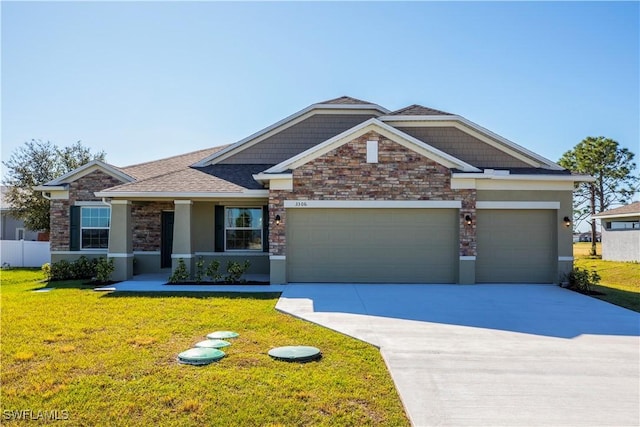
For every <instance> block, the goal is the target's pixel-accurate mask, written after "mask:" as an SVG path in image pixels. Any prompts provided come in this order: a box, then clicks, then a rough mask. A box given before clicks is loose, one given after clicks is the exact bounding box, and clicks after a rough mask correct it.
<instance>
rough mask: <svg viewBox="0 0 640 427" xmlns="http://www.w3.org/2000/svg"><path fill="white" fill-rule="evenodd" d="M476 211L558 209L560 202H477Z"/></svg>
mask: <svg viewBox="0 0 640 427" xmlns="http://www.w3.org/2000/svg"><path fill="white" fill-rule="evenodd" d="M476 209H555V210H558V209H560V202H555V201H550V202H538V201H532V202H526V201H522V202H509V201H495V202H493V201H479V202H476Z"/></svg>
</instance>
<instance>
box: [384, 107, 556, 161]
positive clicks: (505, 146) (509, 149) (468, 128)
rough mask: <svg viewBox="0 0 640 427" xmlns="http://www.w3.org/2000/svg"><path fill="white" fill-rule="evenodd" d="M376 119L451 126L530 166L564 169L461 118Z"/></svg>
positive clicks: (409, 123) (401, 117) (386, 117)
mask: <svg viewBox="0 0 640 427" xmlns="http://www.w3.org/2000/svg"><path fill="white" fill-rule="evenodd" d="M378 119H379V120H381V121H384V122H388V123H390V124H392V125H393V126H407V127H419V126H429V127H440V126H453V127H455V128H457V129H459V130H461V131H463V132H466V133H468V134H469V135H471V136H474V137H476V138H478V139H480V140H481V141H483V142H485V143H487V144H489V145H491V146H492V147H494V148H497V149H499V150H500V151H504V152H505V153H507V154H509V155H511V156H513V157H515V158H517V159H518V160H521V161H523V162H525V163H527V164H530V165H531V166H535V167H538V166H540V164H539V163H537V162H535V161H533V160H534V159H535V160H537V161H538V162H540V163H542V164H544V165H547V166H549V167H550V168H551V169H554V170H564V168H563V167H562V166H560V165H558V164H557V163H554V162H552V161H551V160H549V159H546V158H544V157H542V156H540V155H539V154H536V153H534V152H533V151H530V150H527V149H526V148H524V147H522V146H521V145H518V144H516V143H515V142H513V141H510V140H508V139H506V138H504V137H502V136H500V135H498V134H497V133H494V132H491V131H490V130H489V129H486V128H484V127H482V126H480V125H478V124H477V123H474V122H472V121H471V120H468V119H465V118H464V117H462V116H457V115H446V116H443V115H434V116H381V117H378Z"/></svg>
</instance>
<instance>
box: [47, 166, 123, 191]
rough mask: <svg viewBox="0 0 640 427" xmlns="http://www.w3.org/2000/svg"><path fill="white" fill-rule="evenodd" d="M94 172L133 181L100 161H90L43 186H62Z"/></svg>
mask: <svg viewBox="0 0 640 427" xmlns="http://www.w3.org/2000/svg"><path fill="white" fill-rule="evenodd" d="M96 170H101V171H102V172H104V173H106V174H107V175H110V176H112V177H114V178H117V179H119V180H121V181H122V182H133V181H135V179H134V178H133V177H131V176H129V175H127V174H126V173H124V172H122V171H120V170H118V169H116V168H115V167H113V166H111V165H109V164H107V163H105V162H102V161H100V160H92V161H90V162H89V163H86V164H84V165H82V166H80V167H79V168H77V169H74V170H72V171H70V172H67V173H65V174H64V175H62V176H59V177H58V178H56V179H54V180H52V181H49V182H47V183H46V184H44V185H45V186H50V185H59V184H63V183H68V182H73V181H76V180H78V179H80V178H82V177H83V176H86V175H89V174H90V173H92V172H95V171H96Z"/></svg>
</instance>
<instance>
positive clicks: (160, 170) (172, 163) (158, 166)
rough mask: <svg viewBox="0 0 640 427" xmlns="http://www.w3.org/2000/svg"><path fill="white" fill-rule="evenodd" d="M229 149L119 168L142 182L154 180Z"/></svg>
mask: <svg viewBox="0 0 640 427" xmlns="http://www.w3.org/2000/svg"><path fill="white" fill-rule="evenodd" d="M225 147H227V146H226V145H222V146H219V147H212V148H206V149H204V150H198V151H193V152H190V153H186V154H180V155H178V156H173V157H167V158H166V159H160V160H154V161H150V162H145V163H139V164H136V165H131V166H125V167H122V168H119V169H120V170H121V171H122V172H124V173H126V174H127V175H129V176H131V177H133V178H135V179H136V180H138V181H140V180H143V179H148V178H152V177H154V176H160V175H164V174H167V173H170V172H174V171H178V170H180V169H185V168H187V167H189V166H191V165H192V164H194V163H196V162H197V161H199V160H202V159H204V158H205V157H207V156H210V155H211V154H213V153H215V152H217V151H220V150H222V149H223V148H225Z"/></svg>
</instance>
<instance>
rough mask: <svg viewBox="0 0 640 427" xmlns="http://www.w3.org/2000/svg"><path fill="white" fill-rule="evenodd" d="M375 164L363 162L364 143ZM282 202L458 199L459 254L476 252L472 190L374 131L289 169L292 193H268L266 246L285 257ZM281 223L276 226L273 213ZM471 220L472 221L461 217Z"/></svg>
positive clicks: (285, 191)
mask: <svg viewBox="0 0 640 427" xmlns="http://www.w3.org/2000/svg"><path fill="white" fill-rule="evenodd" d="M374 140H375V141H378V163H367V160H366V156H367V147H366V145H367V141H374ZM285 200H460V201H461V202H462V209H460V218H459V222H460V255H461V256H475V255H476V230H475V228H476V225H475V216H476V215H475V206H476V191H475V190H452V189H451V171H450V170H449V169H448V168H447V167H445V166H442V165H440V164H439V163H436V162H434V161H432V160H430V159H428V158H426V157H424V156H422V155H420V154H418V153H416V152H415V151H412V150H409V149H407V148H405V147H404V146H402V145H400V144H398V143H395V142H393V141H391V140H389V139H387V138H385V137H383V136H381V135H379V134H377V133H376V132H369V133H368V134H366V135H363V136H362V137H360V138H357V139H355V140H353V141H350V142H348V143H346V144H344V145H342V146H340V147H338V148H337V149H335V150H332V151H330V152H329V153H327V154H325V155H323V156H321V157H319V158H317V159H314V160H313V161H311V162H309V163H307V164H305V165H303V166H301V167H299V168H297V169H296V170H294V171H293V191H288V190H270V191H269V223H270V224H271V229H270V231H269V233H270V237H269V240H270V242H269V249H270V252H271V253H272V254H273V255H286V235H285V226H284V224H286V211H285V209H284V201H285ZM276 215H280V217H281V220H282V223H283V224H281V225H279V226H276V225H275V216H276ZM466 215H470V216H471V217H472V219H473V223H472V225H467V224H466V221H465V220H464V218H465V216H466Z"/></svg>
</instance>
